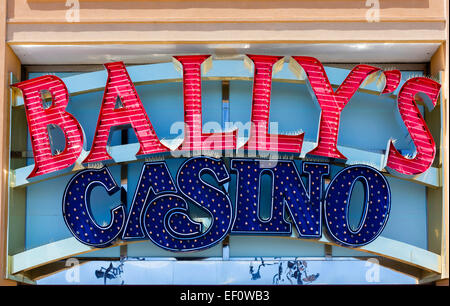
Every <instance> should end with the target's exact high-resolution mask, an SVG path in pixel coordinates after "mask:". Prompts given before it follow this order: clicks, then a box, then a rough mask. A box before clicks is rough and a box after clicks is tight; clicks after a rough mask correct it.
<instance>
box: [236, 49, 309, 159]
mask: <svg viewBox="0 0 450 306" xmlns="http://www.w3.org/2000/svg"><path fill="white" fill-rule="evenodd" d="M248 57H249V58H250V59H251V60H252V61H253V63H254V65H255V76H254V78H253V99H252V119H251V120H252V125H251V129H250V138H249V140H248V142H247V143H246V145H245V146H244V148H245V149H248V150H257V151H276V152H291V153H300V152H301V150H302V144H303V137H304V134H303V133H301V134H299V135H273V134H269V133H268V131H269V113H270V94H271V92H272V68H273V65H274V64H275V63H276V62H278V61H279V60H280V59H282V58H283V57H282V56H264V55H248Z"/></svg>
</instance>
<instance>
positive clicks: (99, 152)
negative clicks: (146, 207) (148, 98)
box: [83, 62, 168, 163]
mask: <svg viewBox="0 0 450 306" xmlns="http://www.w3.org/2000/svg"><path fill="white" fill-rule="evenodd" d="M105 68H106V70H107V71H108V81H107V82H106V87H105V93H104V95H103V102H102V106H101V108H100V115H99V117H98V122H97V129H96V131H95V136H94V141H93V142H92V147H91V151H90V152H89V155H88V156H87V157H86V159H85V160H84V161H83V162H84V163H92V162H100V161H103V160H109V159H111V156H109V154H108V152H107V151H106V146H107V144H108V138H109V134H110V132H111V128H113V127H116V126H119V125H125V124H131V126H132V127H133V129H134V132H135V133H136V137H137V139H138V141H139V143H140V145H141V146H140V149H139V152H138V153H137V154H136V155H146V154H152V153H160V152H166V151H168V149H167V148H166V147H164V146H163V145H162V144H161V143H160V142H159V139H158V137H157V136H156V133H155V130H154V129H153V126H152V123H151V122H150V119H149V118H148V116H147V113H146V112H145V109H144V106H143V105H142V102H141V100H140V99H139V96H138V94H137V92H136V89H135V88H134V85H133V82H131V79H130V77H129V75H128V72H127V69H126V68H125V65H124V64H123V63H122V62H117V63H109V64H105ZM117 98H119V99H120V101H121V102H122V105H123V107H120V108H117V109H116V107H115V106H116V99H117Z"/></svg>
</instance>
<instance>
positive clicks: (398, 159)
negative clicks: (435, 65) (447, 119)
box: [386, 77, 441, 175]
mask: <svg viewBox="0 0 450 306" xmlns="http://www.w3.org/2000/svg"><path fill="white" fill-rule="evenodd" d="M440 88H441V85H440V84H439V83H437V82H435V81H433V80H430V79H427V78H422V77H418V78H412V79H409V80H408V81H406V83H405V84H404V85H403V87H402V88H401V89H400V92H399V94H398V98H397V105H398V110H399V112H400V115H401V117H402V120H403V122H404V123H405V125H406V128H407V129H408V132H409V135H410V136H411V139H412V140H413V142H414V145H415V146H416V154H415V156H414V158H407V157H404V156H403V155H402V154H400V152H398V151H397V149H396V148H395V146H394V144H393V143H392V141H391V142H390V143H389V155H388V160H387V165H386V168H387V169H388V170H389V171H390V172H393V173H396V174H399V175H417V174H420V173H423V172H425V171H426V170H428V168H429V167H430V166H431V164H432V163H433V160H434V156H435V154H436V146H435V144H434V140H433V136H432V135H431V133H430V131H429V130H428V127H427V124H426V123H425V120H424V119H423V117H422V115H421V114H420V111H419V109H418V108H417V104H416V101H415V98H416V95H417V94H419V98H422V99H423V100H424V101H425V102H426V103H427V106H428V109H429V110H432V109H433V108H434V107H435V106H436V101H437V98H438V96H439V90H440ZM420 94H422V95H420Z"/></svg>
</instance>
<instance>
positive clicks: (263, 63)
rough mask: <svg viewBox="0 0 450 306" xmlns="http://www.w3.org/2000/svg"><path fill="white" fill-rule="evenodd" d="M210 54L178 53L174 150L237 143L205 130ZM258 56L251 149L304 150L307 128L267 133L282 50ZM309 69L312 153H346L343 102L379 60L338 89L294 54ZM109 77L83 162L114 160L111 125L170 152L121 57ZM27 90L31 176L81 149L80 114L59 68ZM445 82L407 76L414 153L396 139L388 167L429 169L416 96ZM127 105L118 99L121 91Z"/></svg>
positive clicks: (430, 148) (403, 101) (392, 80)
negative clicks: (59, 142) (204, 69)
mask: <svg viewBox="0 0 450 306" xmlns="http://www.w3.org/2000/svg"><path fill="white" fill-rule="evenodd" d="M208 57H209V56H208V55H190V56H177V57H175V58H176V59H177V60H178V61H179V62H180V63H181V65H182V67H183V95H184V121H185V135H184V140H183V143H182V144H181V145H180V146H179V147H178V148H177V149H176V150H188V151H197V150H233V149H237V147H236V146H237V130H234V131H232V132H225V133H203V132H202V100H201V65H202V63H203V62H204V61H205V60H206V59H207V58H208ZM248 57H249V58H250V59H251V60H252V61H253V63H254V68H255V72H254V80H253V97H252V114H251V122H252V125H251V129H250V135H249V136H250V137H249V140H248V142H247V143H246V144H245V145H244V149H246V150H255V151H278V152H290V153H301V149H302V144H303V137H304V134H303V133H301V134H299V135H276V134H269V132H268V130H269V112H270V96H271V87H272V69H273V66H274V64H275V63H276V62H277V61H279V60H281V59H282V57H281V56H265V55H249V56H248ZM293 59H294V60H295V61H296V62H297V63H298V64H300V66H301V67H302V68H303V70H304V71H305V73H306V76H307V78H308V81H309V84H310V85H311V88H312V90H313V93H314V96H315V98H316V99H317V101H318V103H319V105H320V108H321V110H322V111H321V116H320V124H319V132H318V142H317V146H316V147H315V148H314V149H313V150H312V151H310V152H308V155H314V156H321V157H326V158H332V159H338V160H346V159H347V158H346V157H345V156H344V155H343V154H341V153H340V152H339V151H338V149H337V139H338V134H339V120H340V116H341V113H342V110H343V109H344V108H345V106H346V105H347V103H348V101H349V100H350V99H351V97H352V96H353V95H354V94H355V92H356V91H357V90H358V88H359V86H360V85H361V84H362V82H363V81H364V80H365V79H366V78H367V77H368V76H369V75H370V74H373V73H375V72H377V71H379V70H380V69H379V68H376V67H372V66H369V65H357V66H356V67H355V68H353V69H352V71H351V72H350V73H349V74H348V76H347V77H346V79H345V80H344V82H343V83H342V84H341V85H340V86H339V88H338V89H337V90H336V91H334V90H333V88H332V87H331V84H330V82H329V80H328V77H327V75H326V73H325V69H324V68H323V66H322V64H321V63H320V62H319V61H318V60H317V59H315V58H312V57H305V56H294V57H293ZM105 68H106V70H107V71H108V79H107V83H106V86H105V91H104V96H103V102H102V105H101V109H100V115H99V118H98V122H97V128H96V131H95V135H94V141H93V143H92V147H91V150H90V152H89V154H88V156H87V157H86V159H85V160H84V161H83V162H84V163H93V162H102V161H105V160H110V159H111V156H110V155H109V154H108V152H107V145H108V138H109V135H110V132H111V129H112V128H114V127H118V126H123V125H131V127H132V128H133V129H134V131H135V133H136V136H137V139H138V141H139V144H140V149H139V152H138V153H137V155H147V154H153V153H161V152H168V151H169V149H168V148H167V147H165V146H164V145H163V144H162V143H161V142H160V141H159V139H158V137H157V135H156V133H155V131H154V129H153V126H152V124H151V122H150V120H149V118H148V116H147V114H146V112H145V109H144V107H143V105H142V103H141V101H140V98H139V96H138V94H137V92H136V89H135V87H134V85H133V83H132V81H131V79H130V77H129V75H128V72H127V70H126V67H125V65H124V64H123V63H122V62H116V63H109V64H105ZM383 73H384V77H385V87H384V89H383V91H382V92H381V93H382V94H385V93H392V92H394V91H395V90H396V89H397V87H398V86H399V84H400V80H401V73H400V71H398V70H391V71H384V72H383ZM12 86H14V87H17V88H19V89H21V90H22V92H23V97H24V105H25V111H26V115H27V120H28V127H29V131H30V135H31V143H32V147H33V154H34V159H35V167H34V169H33V171H32V172H31V174H30V176H29V177H34V176H38V175H43V174H47V173H51V172H53V171H57V170H62V169H65V168H67V167H70V166H71V165H73V164H74V163H75V161H76V160H77V158H78V157H79V156H80V154H81V151H82V146H83V133H82V129H81V126H80V124H79V123H78V121H77V120H76V119H75V118H74V117H73V116H72V115H71V114H69V113H67V112H66V111H65V108H66V106H67V103H68V99H69V98H68V92H67V88H66V86H65V84H64V83H63V81H62V80H61V79H59V78H57V77H55V76H49V75H48V76H42V77H38V78H35V79H32V80H27V81H24V82H20V83H17V84H14V85H12ZM43 90H48V91H49V92H50V93H51V95H52V105H51V107H49V108H47V109H45V108H44V107H43V104H42V101H41V99H42V98H41V92H42V91H43ZM439 91H440V85H439V84H438V83H436V82H434V81H432V80H430V79H427V78H413V79H410V80H408V81H407V82H406V83H405V84H404V85H403V87H402V88H401V90H400V92H399V94H398V109H399V112H400V115H401V118H402V120H403V122H404V123H405V125H406V128H407V130H408V132H409V134H410V136H411V138H412V140H413V142H414V145H415V146H416V151H417V152H416V154H415V156H414V158H408V157H404V156H403V155H401V153H400V152H399V151H398V150H397V149H396V148H395V146H394V144H393V143H392V142H391V143H389V151H388V155H387V156H388V158H387V161H386V168H387V169H388V170H389V171H392V172H394V173H396V174H401V175H417V174H420V173H423V172H425V171H426V170H427V169H428V168H429V167H430V166H431V164H432V162H433V159H434V156H435V151H436V149H435V143H434V140H433V137H432V135H431V133H430V131H429V130H428V128H427V125H426V123H425V121H424V119H423V118H422V116H421V114H420V112H419V110H418V108H417V105H416V102H415V97H416V95H419V96H420V95H421V97H422V98H425V100H426V101H428V102H430V103H429V108H430V109H432V108H433V107H434V106H435V105H436V101H437V98H438V95H439ZM118 98H119V99H120V101H121V102H122V105H120V106H119V107H116V101H117V99H118ZM49 125H57V126H59V127H60V128H61V129H62V130H63V131H64V135H65V138H66V145H65V149H64V151H63V152H61V153H59V154H56V155H52V152H51V147H50V143H49V135H48V131H47V129H48V126H49Z"/></svg>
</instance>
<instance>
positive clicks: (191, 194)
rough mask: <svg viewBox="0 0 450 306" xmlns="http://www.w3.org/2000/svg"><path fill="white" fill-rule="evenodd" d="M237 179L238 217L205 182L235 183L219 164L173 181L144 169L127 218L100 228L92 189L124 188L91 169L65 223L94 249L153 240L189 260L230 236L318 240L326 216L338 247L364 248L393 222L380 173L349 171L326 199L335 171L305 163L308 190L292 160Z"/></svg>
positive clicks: (199, 163)
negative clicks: (199, 216)
mask: <svg viewBox="0 0 450 306" xmlns="http://www.w3.org/2000/svg"><path fill="white" fill-rule="evenodd" d="M231 171H232V172H233V173H234V174H236V175H237V177H238V179H237V181H236V208H235V210H236V211H233V205H232V202H231V199H230V196H229V194H228V193H227V192H226V191H225V190H223V189H219V188H216V187H214V186H212V185H211V184H208V183H207V182H205V181H204V180H203V179H202V174H203V173H209V174H211V175H213V176H214V178H215V179H216V181H217V183H218V184H219V185H223V184H224V183H226V182H229V181H230V173H229V172H228V170H227V167H226V165H225V164H224V162H223V161H222V160H221V159H215V158H212V157H205V156H201V157H200V156H199V157H192V158H190V159H188V160H186V161H185V162H184V163H183V164H182V165H181V166H180V167H179V169H178V173H177V176H176V179H175V180H174V179H173V178H172V176H171V174H170V173H169V170H168V168H167V165H166V164H165V162H153V163H145V164H144V165H143V167H142V171H141V175H140V177H139V182H138V185H137V188H136V190H135V194H134V198H133V201H132V204H131V207H130V210H129V212H128V216H127V213H126V208H125V206H124V205H123V204H119V205H118V206H116V207H115V208H114V209H112V210H111V221H110V223H109V224H108V225H106V226H99V225H98V224H97V223H96V222H95V221H94V218H93V217H92V214H91V208H90V202H89V199H90V192H91V190H92V188H93V187H95V186H103V188H105V190H106V191H107V192H108V193H110V194H112V193H114V192H117V191H118V190H119V189H120V188H119V186H118V185H117V183H116V182H115V181H114V178H113V177H112V175H111V173H110V172H109V170H108V168H107V167H104V168H102V169H86V170H83V171H80V172H79V173H77V174H76V175H75V176H74V177H73V178H72V179H71V180H70V182H69V183H68V185H67V188H66V191H65V192H64V198H63V216H64V220H65V221H66V224H67V226H68V227H69V229H70V231H71V232H72V234H73V235H74V236H75V237H76V238H77V239H78V240H79V241H81V242H82V243H84V244H88V245H91V246H95V247H106V246H109V245H111V244H113V243H114V241H116V240H117V239H118V238H121V239H123V240H132V239H138V240H140V239H145V238H146V237H148V238H149V239H150V240H151V241H152V242H153V243H155V244H156V245H158V246H160V247H162V248H164V249H166V250H170V251H181V252H183V251H194V250H201V249H205V248H208V247H211V246H213V245H215V244H217V243H218V242H220V241H222V240H223V239H224V238H225V237H226V235H228V234H241V235H242V234H261V235H277V236H286V235H287V236H289V235H291V234H292V232H293V229H292V224H293V225H294V227H295V230H296V233H297V236H298V237H299V238H302V239H309V238H312V239H318V238H320V237H321V236H322V214H323V215H324V216H325V221H326V226H327V229H328V233H329V234H330V235H331V237H332V238H333V240H334V241H335V242H336V243H338V244H340V245H343V246H348V247H358V246H362V245H365V244H367V243H370V242H371V241H373V240H374V239H375V238H376V237H378V236H379V235H380V234H381V231H382V230H383V228H384V226H385V225H386V222H387V220H388V217H389V211H390V197H391V195H390V189H389V184H388V182H387V180H386V179H385V178H384V176H383V175H382V174H381V173H380V172H379V171H377V170H375V169H374V168H372V167H369V166H365V165H357V166H351V167H347V168H344V169H343V170H341V171H340V172H339V173H338V174H336V176H335V177H334V178H333V180H332V181H331V182H330V184H329V185H328V187H327V190H326V192H325V195H324V196H323V195H322V194H323V185H324V184H323V181H324V178H325V177H327V176H328V175H329V165H328V164H325V163H312V162H303V172H302V174H303V175H305V174H306V176H307V177H308V185H307V188H306V187H305V186H304V184H303V182H302V178H301V175H300V173H299V172H298V169H297V168H296V165H295V163H294V162H293V161H291V160H278V161H271V160H253V159H232V160H231ZM263 173H268V174H269V175H270V176H271V178H272V203H271V216H270V218H269V219H267V220H262V219H261V218H260V216H259V206H260V203H259V201H260V199H259V197H260V183H261V182H260V181H261V175H262V174H263ZM357 181H361V182H363V186H364V193H365V200H364V217H363V218H362V219H361V222H360V225H359V226H358V228H356V229H352V228H351V227H350V226H349V221H348V206H349V203H350V197H351V194H352V189H353V186H354V184H355V182H357ZM322 198H323V205H322ZM187 200H189V201H191V203H194V205H196V206H198V207H201V208H202V209H203V210H205V211H206V212H208V214H209V217H210V219H211V220H212V221H211V224H210V225H209V227H208V228H207V229H206V230H204V229H203V228H202V223H200V222H196V221H194V220H192V219H191V218H190V217H189V206H188V203H187ZM322 207H323V208H322ZM322 209H323V213H322ZM288 219H289V220H291V222H292V224H291V222H289V221H288ZM125 220H126V221H125ZM120 235H122V236H121V237H120Z"/></svg>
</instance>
